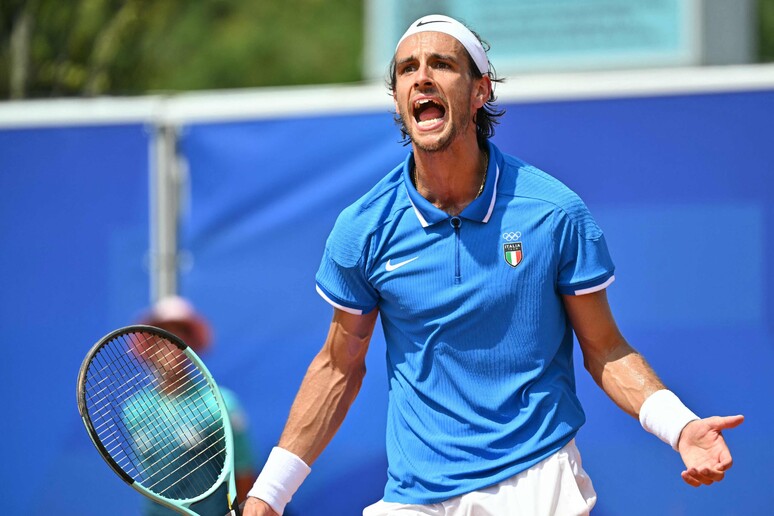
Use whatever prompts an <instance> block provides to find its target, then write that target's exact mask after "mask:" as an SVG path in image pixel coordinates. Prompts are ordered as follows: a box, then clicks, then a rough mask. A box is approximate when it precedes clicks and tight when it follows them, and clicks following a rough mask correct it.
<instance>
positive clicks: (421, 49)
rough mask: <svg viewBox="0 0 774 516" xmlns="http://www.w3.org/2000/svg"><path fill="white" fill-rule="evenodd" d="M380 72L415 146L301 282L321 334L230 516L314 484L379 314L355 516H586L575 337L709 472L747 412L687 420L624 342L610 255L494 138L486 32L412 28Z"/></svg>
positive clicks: (582, 215) (703, 476)
mask: <svg viewBox="0 0 774 516" xmlns="http://www.w3.org/2000/svg"><path fill="white" fill-rule="evenodd" d="M391 72H392V73H391V85H390V86H391V92H392V95H393V99H394V101H395V107H396V111H397V118H396V119H397V120H398V121H399V123H400V124H401V130H402V131H403V133H404V135H406V136H407V137H408V138H409V139H410V142H411V144H412V152H411V153H409V155H408V156H407V157H406V159H405V161H404V162H403V163H401V164H399V165H398V166H397V167H396V168H394V169H393V170H392V171H391V172H389V173H388V174H387V175H386V176H385V177H384V178H383V179H382V180H381V181H380V182H379V183H378V184H376V186H374V187H373V189H372V190H371V191H370V192H368V193H367V194H366V195H365V196H363V197H362V198H361V199H360V200H358V201H357V202H356V203H354V204H353V205H352V206H350V207H348V208H347V209H345V210H344V211H343V212H342V213H341V215H340V216H339V218H338V220H337V222H336V224H335V226H334V228H333V230H332V232H331V234H330V237H329V238H328V241H327V244H326V247H325V252H324V256H323V258H322V263H321V265H320V268H319V271H318V274H317V278H316V281H317V290H318V292H319V293H320V295H321V296H322V297H323V298H324V299H325V300H326V301H327V302H329V303H330V304H331V305H332V306H333V309H334V314H333V320H332V323H331V326H330V332H329V334H328V337H327V339H326V340H325V343H324V345H323V347H322V350H321V351H320V352H319V354H318V355H317V356H316V357H315V358H314V360H313V361H312V363H311V365H310V367H309V369H308V371H307V374H306V376H305V378H304V380H303V382H302V385H301V387H300V389H299V392H298V394H297V397H296V400H295V402H294V403H293V406H292V408H291V411H290V415H289V418H288V421H287V424H286V426H285V429H284V431H283V433H282V436H281V438H280V441H279V444H278V446H277V447H275V448H274V449H273V451H272V453H271V454H270V456H269V459H268V461H267V463H266V465H265V467H264V469H263V471H262V473H261V475H260V476H259V478H258V480H257V481H256V483H255V485H254V486H253V488H252V490H251V491H250V493H249V494H250V497H249V498H248V501H247V503H246V504H245V515H246V516H256V515H267V514H268V515H275V514H282V513H283V510H284V507H285V505H286V504H287V503H288V501H289V500H290V499H291V497H292V495H293V494H294V493H295V491H296V490H297V489H298V487H299V486H300V485H301V483H302V482H303V480H304V478H305V477H306V476H307V475H308V474H309V472H310V467H309V466H310V465H311V464H312V463H313V462H314V461H315V459H317V457H318V456H319V455H320V453H321V452H322V451H323V449H324V448H325V446H326V445H327V444H328V442H329V441H330V440H331V438H332V437H333V435H334V433H335V432H336V430H337V429H338V428H339V426H340V425H341V423H342V421H343V420H344V417H345V415H346V413H347V410H348V408H349V407H350V405H351V404H352V402H353V400H354V399H355V397H356V395H357V393H358V390H359V388H360V385H361V382H362V380H363V376H364V375H365V356H366V352H367V350H368V345H369V341H370V339H371V335H372V332H373V329H374V324H375V321H376V318H377V314H380V315H381V321H382V326H383V329H384V334H385V339H386V343H387V367H388V379H389V406H388V414H387V439H386V441H387V442H386V445H387V456H388V463H389V467H388V472H387V477H388V478H387V485H386V487H385V490H384V497H383V499H382V500H379V501H376V503H375V504H373V505H371V506H369V507H367V508H365V510H364V511H363V514H364V516H386V515H398V516H400V515H404V516H409V515H412V516H413V515H421V514H433V515H440V514H443V515H446V516H450V515H451V516H453V515H460V516H461V515H470V514H492V515H526V516H536V515H579V514H588V513H589V511H590V510H591V508H592V507H593V506H594V504H595V502H596V493H595V491H594V488H593V486H592V482H591V480H590V479H589V477H588V475H587V474H586V473H585V472H584V470H583V467H582V464H581V457H580V454H579V452H578V449H577V447H576V446H575V441H574V438H575V435H576V433H577V432H578V430H579V429H580V428H581V426H582V425H583V423H584V421H585V416H584V413H583V409H582V408H581V404H580V401H579V400H578V397H577V396H576V393H575V380H574V372H573V332H574V334H575V335H576V336H577V339H578V341H579V343H580V348H581V350H582V353H583V358H584V364H585V366H586V369H587V370H588V371H589V373H590V374H591V375H592V377H593V378H594V380H595V381H596V382H597V384H598V385H599V386H600V387H601V388H602V389H603V390H604V391H605V392H606V393H607V394H608V395H609V396H610V398H611V399H612V400H613V401H614V402H615V403H616V404H617V405H618V406H619V407H621V409H623V410H624V411H625V412H626V413H628V414H630V415H631V416H634V417H639V420H640V422H641V424H642V425H643V427H644V428H645V429H646V430H648V431H649V432H651V433H653V434H655V435H656V436H658V437H659V438H661V439H662V440H663V441H665V442H666V443H668V444H669V445H670V446H671V447H673V448H674V449H675V450H676V451H678V452H679V453H680V455H681V457H682V459H683V461H684V463H685V470H684V471H683V472H682V478H683V479H684V480H685V482H687V483H688V484H690V485H692V486H700V485H702V484H705V485H708V484H712V483H713V482H717V481H720V480H722V479H723V477H724V475H725V472H726V471H727V470H728V468H730V467H731V464H732V460H731V455H730V453H729V450H728V447H727V445H726V443H725V441H724V438H723V436H722V435H721V431H722V430H725V429H728V428H732V427H735V426H737V425H739V424H740V423H741V422H742V421H743V417H742V416H730V417H709V418H706V419H701V418H699V417H698V416H696V415H695V414H694V413H693V412H691V411H690V410H689V409H688V408H687V407H686V406H685V405H684V404H683V403H682V402H681V401H680V400H679V399H678V397H677V396H676V395H675V394H673V393H672V392H671V391H669V390H668V389H667V388H666V387H665V386H664V384H663V383H662V382H661V381H660V380H659V378H658V377H657V376H656V374H655V373H654V372H653V370H652V369H651V368H650V366H649V365H648V363H647V362H646V361H645V359H644V358H643V357H642V356H641V355H640V354H639V353H638V352H637V351H635V350H634V349H633V348H632V347H631V346H630V345H629V344H628V343H627V341H626V340H625V339H624V337H623V336H622V335H621V333H620V332H619V330H618V328H617V326H616V323H615V321H614V319H613V316H612V315H611V311H610V308H609V306H608V301H607V297H606V289H607V288H608V287H609V286H610V284H611V283H612V282H613V280H614V266H613V261H612V260H611V257H610V255H609V253H608V248H607V245H606V243H605V237H604V235H603V233H602V231H601V229H600V228H599V227H598V226H597V224H596V223H595V221H594V219H593V218H592V217H591V215H590V214H589V212H588V210H587V208H586V206H585V205H584V204H583V202H582V201H581V200H580V199H579V198H578V197H577V196H576V195H575V194H574V193H573V192H572V191H570V190H569V189H568V188H567V187H565V186H564V185H563V184H561V183H560V182H559V181H557V180H556V179H554V178H553V177H551V176H549V175H548V174H546V173H544V172H542V171H540V170H538V169H536V168H535V167H532V166H530V165H529V164H527V163H524V162H523V161H521V160H519V159H517V158H515V157H513V156H509V155H507V154H504V153H503V152H501V151H500V149H498V148H497V147H496V146H495V145H494V144H492V142H491V141H489V138H490V137H491V136H492V134H493V126H494V124H495V123H496V122H497V117H499V116H500V115H501V114H502V112H501V111H499V110H498V109H497V108H496V107H495V106H494V104H493V102H494V100H495V96H494V94H493V82H496V80H497V79H496V77H495V74H494V70H493V69H492V68H491V65H490V63H489V60H488V57H487V55H486V51H485V48H484V45H483V44H482V42H481V40H480V39H479V38H478V37H477V36H476V35H475V34H474V33H473V32H471V31H470V30H469V29H468V28H466V27H465V26H464V25H462V24H461V23H459V22H458V21H456V20H454V19H452V18H448V17H445V16H439V15H433V16H426V17H423V18H421V19H419V20H417V21H416V22H414V23H413V24H412V25H411V26H410V28H409V29H408V30H407V31H406V33H405V34H404V35H403V37H402V38H401V39H400V41H399V43H398V46H397V49H396V51H395V55H394V59H393V63H392V67H391ZM336 496H346V493H337V495H336Z"/></svg>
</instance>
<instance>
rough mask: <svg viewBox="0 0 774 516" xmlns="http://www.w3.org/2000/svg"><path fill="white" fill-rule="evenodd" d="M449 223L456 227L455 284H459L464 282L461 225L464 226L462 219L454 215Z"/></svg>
mask: <svg viewBox="0 0 774 516" xmlns="http://www.w3.org/2000/svg"><path fill="white" fill-rule="evenodd" d="M449 223H450V224H451V226H452V227H453V228H454V284H455V285H459V284H460V283H461V282H462V274H461V273H460V226H462V219H460V218H459V217H452V218H451V219H449Z"/></svg>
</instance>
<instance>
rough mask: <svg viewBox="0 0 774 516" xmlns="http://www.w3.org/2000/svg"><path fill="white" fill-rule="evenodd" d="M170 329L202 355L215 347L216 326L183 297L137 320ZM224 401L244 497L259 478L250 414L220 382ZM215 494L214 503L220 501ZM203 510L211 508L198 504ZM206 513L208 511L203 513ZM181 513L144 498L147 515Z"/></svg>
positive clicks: (240, 496)
mask: <svg viewBox="0 0 774 516" xmlns="http://www.w3.org/2000/svg"><path fill="white" fill-rule="evenodd" d="M137 322H138V324H146V325H148V326H155V327H156V328H161V329H162V330H166V331H168V332H170V333H172V334H173V335H175V336H177V337H179V338H180V339H181V340H182V341H183V342H185V343H186V344H187V345H188V346H189V347H190V348H191V349H192V350H193V351H194V352H195V353H196V354H197V355H199V356H200V357H201V356H203V355H205V354H206V353H207V352H209V351H210V349H211V348H212V345H213V344H212V341H213V338H212V329H211V327H210V324H209V323H208V321H207V320H206V319H205V318H204V317H203V316H202V315H201V314H200V313H199V312H197V311H196V309H195V308H194V306H193V305H192V304H191V302H190V301H188V300H186V299H184V298H182V297H179V296H167V297H163V298H161V299H160V300H159V301H158V302H156V303H155V304H154V305H153V306H152V307H150V308H149V309H148V310H147V311H146V312H145V313H144V314H143V315H142V316H141V317H140V319H139V320H138V321H137ZM219 387H220V392H221V395H222V396H223V401H224V402H225V404H226V408H227V409H228V415H229V420H230V421H231V428H232V431H233V434H234V461H235V463H234V477H235V480H236V488H237V499H238V500H242V499H244V498H245V497H246V496H247V492H248V490H249V489H250V486H252V484H253V482H254V481H255V466H254V458H253V451H252V447H251V446H250V439H249V436H248V424H247V423H248V421H247V415H246V413H245V411H244V410H243V408H242V406H241V405H240V403H239V399H238V398H237V396H236V394H234V392H233V391H231V390H229V389H227V388H225V387H223V386H222V385H219ZM218 501H219V500H216V499H215V497H213V500H212V503H216V502H218ZM195 508H196V509H197V510H199V511H207V510H212V511H216V512H219V511H218V510H217V509H208V508H206V507H201V506H195ZM202 513H203V514H206V512H202ZM174 514H177V513H176V512H175V511H172V510H171V509H167V508H166V507H164V506H162V505H159V504H156V503H154V502H153V501H151V500H149V499H147V498H145V497H143V515H144V516H169V515H174Z"/></svg>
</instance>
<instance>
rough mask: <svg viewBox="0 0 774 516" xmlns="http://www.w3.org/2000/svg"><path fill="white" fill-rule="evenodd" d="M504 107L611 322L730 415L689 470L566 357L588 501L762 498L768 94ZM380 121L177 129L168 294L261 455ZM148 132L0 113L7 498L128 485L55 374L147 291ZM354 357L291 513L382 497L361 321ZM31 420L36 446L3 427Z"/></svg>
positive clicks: (319, 324) (382, 150) (683, 384)
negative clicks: (569, 227)
mask: <svg viewBox="0 0 774 516" xmlns="http://www.w3.org/2000/svg"><path fill="white" fill-rule="evenodd" d="M505 107H506V109H507V111H508V114H507V115H506V116H505V118H504V120H503V123H502V124H501V126H500V127H499V128H498V131H497V136H496V137H495V141H496V143H497V144H498V145H499V146H500V147H501V149H503V150H504V151H506V152H509V153H511V154H516V155H518V156H519V157H521V158H523V159H525V160H527V161H530V162H532V163H533V164H534V165H536V166H538V167H540V168H543V169H545V170H546V171H548V172H549V173H551V174H553V175H555V176H556V177H558V178H560V179H561V180H562V181H564V182H565V183H566V184H568V185H569V186H570V187H571V188H573V189H574V190H576V191H577V192H578V193H579V194H580V195H581V196H582V197H583V198H584V200H585V201H586V203H587V204H588V205H589V207H590V209H591V211H592V213H593V214H594V215H595V216H596V218H597V220H598V222H599V223H600V225H601V226H602V228H603V230H605V232H606V234H607V238H608V243H609V245H610V248H611V251H612V253H613V257H614V260H615V261H616V265H617V272H616V276H617V281H616V282H615V283H614V284H613V285H612V286H611V287H610V289H609V295H610V298H611V302H612V304H613V309H614V312H615V313H616V316H617V319H618V321H619V325H620V326H621V328H622V329H623V331H624V333H625V335H626V336H627V337H628V339H629V340H630V342H631V343H632V344H633V345H634V346H635V347H637V348H639V349H640V350H641V351H642V352H643V353H644V354H645V355H646V357H648V358H649V360H650V361H651V363H652V364H653V365H654V367H655V368H656V370H657V371H658V372H659V373H660V375H661V376H662V377H663V379H664V380H665V381H666V383H667V384H668V385H670V386H671V387H672V388H673V389H674V390H676V391H678V392H679V393H680V395H681V396H682V397H683V398H684V399H685V401H686V402H687V403H688V404H689V405H690V406H691V407H692V408H694V410H695V411H697V412H699V413H700V414H703V415H711V414H732V413H744V414H745V415H746V416H747V421H746V422H745V423H744V425H743V426H742V427H740V428H739V429H737V430H735V431H733V432H729V433H728V436H727V437H728V439H729V441H730V443H731V445H732V449H733V451H734V456H735V462H736V464H735V466H734V469H733V470H732V471H731V473H730V474H729V475H728V478H727V479H726V481H724V482H723V483H722V484H720V485H717V486H713V487H711V488H701V489H693V488H690V487H688V486H686V485H684V484H683V483H682V480H681V479H680V476H679V472H680V460H679V457H678V455H677V454H675V453H674V452H672V451H671V450H670V449H669V448H668V447H667V446H666V445H664V444H663V443H661V442H660V441H658V440H657V439H656V438H654V437H652V436H650V435H649V434H646V433H645V432H643V431H642V430H641V429H640V427H639V424H638V423H637V421H635V420H634V419H631V418H629V417H628V416H626V415H624V414H623V413H622V412H621V411H620V410H619V409H617V408H616V407H615V406H614V405H613V404H612V403H611V402H610V401H609V400H608V399H607V398H606V397H605V396H604V394H602V393H601V391H600V390H599V389H598V388H597V387H596V386H595V385H593V382H592V381H591V380H590V378H589V376H588V374H587V373H586V372H585V371H583V370H582V368H581V367H580V366H579V370H578V379H579V387H578V388H579V394H580V396H581V399H582V401H583V402H584V406H585V408H586V411H587V414H588V418H589V422H588V423H587V425H586V426H585V427H584V429H583V430H582V431H581V433H580V435H579V437H578V442H579V445H580V447H581V450H582V452H583V455H584V466H585V467H586V468H587V470H588V471H589V472H590V473H591V475H592V478H593V479H594V482H595V486H596V488H597V491H598V493H599V503H598V506H597V509H596V510H595V512H594V514H599V515H618V514H627V515H638V514H642V515H645V514H648V515H650V514H669V515H693V514H723V515H731V514H744V515H748V514H765V513H766V512H767V510H768V509H769V508H770V506H771V505H772V503H773V502H774V494H772V492H771V490H768V489H767V486H766V484H765V483H764V480H763V479H764V478H765V475H764V468H765V467H766V466H767V464H769V463H771V462H772V460H774V452H772V451H771V448H770V446H769V444H768V441H767V440H766V439H765V438H766V437H767V435H768V432H767V431H766V430H767V429H769V428H771V427H772V425H774V416H772V414H771V410H770V409H771V402H770V398H771V395H772V394H774V379H773V377H772V375H771V373H770V370H771V368H772V366H773V365H774V338H773V335H774V327H773V326H772V322H771V321H772V320H774V318H773V317H774V302H772V294H771V292H774V276H773V274H772V272H771V265H772V264H774V178H773V177H772V175H773V174H772V173H773V172H774V147H773V146H772V145H771V141H772V125H771V116H770V114H771V113H772V112H774V91H757V92H733V93H724V94H702V95H680V96H658V97H636V98H622V99H600V100H584V101H577V100H576V101H555V102H542V103H535V102H533V103H512V104H507V105H505ZM398 138H399V133H398V131H397V129H396V127H395V126H394V124H393V122H392V117H391V115H390V114H389V113H386V112H384V113H377V112H364V113H360V114H348V115H330V116H327V115H326V116H296V117H288V118H276V119H268V120H266V119H263V120H248V121H240V122H233V123H217V124H187V125H185V126H184V127H183V128H182V131H181V134H180V152H181V154H182V156H183V157H184V159H185V160H186V161H187V163H188V168H189V173H190V178H191V188H190V192H189V193H190V195H189V196H188V203H187V209H186V211H185V213H184V217H183V219H182V222H183V232H182V245H183V247H184V248H185V250H186V252H187V254H188V256H189V258H190V259H188V260H186V261H185V263H186V268H185V270H184V271H182V273H181V292H182V293H183V294H184V295H187V296H189V297H190V298H191V299H192V300H193V301H194V302H195V303H196V304H197V305H198V306H199V308H200V309H201V310H202V311H203V312H204V313H205V314H206V315H207V316H208V317H209V318H210V319H211V321H212V323H213V326H214V328H215V336H216V345H215V348H214V349H213V350H212V352H211V353H210V354H209V355H207V356H205V360H206V361H207V362H208V364H209V366H210V368H211V369H212V371H213V373H214V374H215V375H216V377H217V378H218V379H219V380H220V382H221V383H223V384H224V385H228V386H229V387H231V388H232V389H234V390H235V391H237V392H238V393H239V394H240V396H241V398H242V402H243V404H244V405H245V407H246V409H247V411H248V413H249V416H250V422H251V429H250V435H251V438H252V441H253V444H254V447H255V450H256V456H257V459H258V461H259V462H262V461H263V459H264V458H265V456H266V454H268V452H269V450H270V448H271V446H272V445H273V444H274V443H275V442H276V440H277V438H278V436H279V433H280V432H281V429H282V425H283V423H284V419H285V417H286V415H287V411H288V409H289V406H290V404H291V402H292V398H293V395H294V394H295V390H296V388H297V387H298V384H299V383H300V381H301V378H302V376H303V374H304V371H305V369H306V366H307V364H308V362H309V361H310V360H311V358H312V357H313V356H314V354H315V353H316V352H317V350H318V349H319V347H320V345H321V344H322V341H323V339H324V337H325V334H326V332H327V327H328V323H329V320H330V316H331V309H330V307H329V306H328V305H327V303H325V302H324V301H322V300H321V299H320V298H319V297H318V296H317V294H316V293H315V291H314V273H315V271H316V269H317V266H318V263H319V258H320V255H321V252H322V248H323V245H324V242H325V239H326V237H327V234H328V231H329V230H330V228H331V226H332V224H333V222H334V220H335V218H336V216H337V214H338V212H339V211H340V210H341V209H342V208H343V207H345V206H346V205H347V204H349V203H350V202H352V201H354V200H355V199H356V198H357V197H359V196H360V195H361V194H362V193H363V192H365V191H366V190H367V189H368V188H369V187H370V185H371V184H373V183H374V182H375V181H376V180H377V179H378V178H379V177H381V175H383V174H384V173H385V172H386V171H388V170H389V169H390V168H391V167H392V166H393V165H394V164H395V163H396V162H397V161H399V160H400V159H402V158H403V156H404V155H405V153H406V152H407V148H405V147H403V146H401V145H400V144H399V143H398ZM148 143H149V142H148V136H147V133H146V131H145V130H144V128H143V127H142V126H140V125H137V126H135V125H129V126H102V127H85V128H84V127H81V128H72V127H71V128H58V129H24V130H4V131H0V199H2V204H1V205H0V214H1V215H2V218H0V245H2V249H3V253H2V255H0V265H2V266H0V274H2V276H1V277H0V279H1V280H2V289H0V327H2V328H3V330H4V331H3V332H2V335H3V337H2V345H3V349H4V350H5V352H6V354H7V355H8V357H7V359H6V360H3V361H2V368H3V369H2V373H3V378H5V379H7V381H9V382H10V383H9V385H10V389H11V392H13V393H16V395H17V397H16V400H15V401H14V402H13V405H12V409H13V410H11V411H10V414H12V416H11V418H12V423H13V424H11V425H6V428H7V432H8V435H9V436H10V437H11V438H12V439H4V440H3V444H2V445H0V446H3V449H2V451H3V453H4V456H5V457H7V458H10V460H7V461H6V465H5V466H4V468H3V473H2V475H3V482H2V484H1V485H2V486H3V487H2V489H3V493H4V495H5V496H4V500H6V502H7V503H6V505H5V506H6V507H7V508H8V509H9V512H22V511H23V512H26V513H31V514H48V513H49V512H52V511H53V510H56V509H58V510H60V511H64V512H65V513H66V514H84V515H88V514H95V515H96V514H104V507H105V504H111V506H112V507H114V508H115V510H112V509H111V513H113V514H136V513H137V507H138V504H137V501H136V496H135V495H134V493H133V492H132V490H131V489H129V488H127V487H125V486H124V485H123V484H122V482H121V481H120V480H119V479H117V478H113V474H112V473H111V472H110V471H109V469H108V468H107V466H106V465H105V464H103V463H102V462H101V459H99V457H98V455H97V453H96V451H94V450H93V449H91V448H92V447H91V444H90V442H89V441H88V439H87V437H86V434H85V432H84V431H83V428H82V424H81V423H80V421H79V419H78V416H77V411H76V407H75V399H74V398H75V397H74V386H75V385H74V384H75V377H76V374H77V368H78V365H79V364H80V361H81V359H82V358H83V355H84V354H85V352H86V350H87V349H88V347H89V346H90V345H91V343H93V342H94V341H95V340H96V339H97V338H99V337H100V336H101V335H102V334H104V333H106V332H107V331H109V330H110V329H112V328H113V327H115V326H119V325H122V324H126V323H129V322H131V321H132V320H133V319H134V317H135V316H136V315H137V312H138V311H139V310H140V309H141V308H142V306H143V304H144V303H145V302H146V300H147V298H148V287H147V284H148V276H147V271H145V270H144V269H143V263H144V260H145V254H146V252H147V251H146V250H147V236H148V235H147V232H148V230H147V223H148V222H147V193H148V192H147V174H148V164H147V156H148V151H147V148H148ZM54 329H61V333H60V335H61V334H63V335H64V336H59V337H53V331H52V330H54ZM33 349H35V350H37V352H36V355H35V359H34V367H32V368H30V367H29V364H28V363H27V362H26V360H25V356H26V354H27V353H28V352H29V350H33ZM367 360H368V364H367V365H368V374H367V376H366V380H365V382H364V385H363V388H362V391H361V394H360V396H359V398H358V399H357V401H356V402H355V404H354V406H353V407H352V410H351V413H350V415H349V417H348V418H347V420H346V421H345V423H344V425H343V426H342V428H341V431H340V432H339V434H338V435H337V436H336V437H335V438H334V440H333V442H332V443H331V445H330V447H329V448H328V450H326V452H325V453H324V454H323V455H322V457H321V458H320V459H319V461H318V462H317V463H316V464H315V466H314V470H313V473H312V475H311V476H310V477H309V479H308V480H307V482H306V483H305V484H304V486H303V488H302V489H301V491H299V493H298V494H297V496H296V498H295V499H294V500H293V502H292V503H291V505H290V506H289V507H290V510H292V513H293V514H295V515H311V514H314V515H323V516H324V515H330V516H342V515H344V516H348V515H356V514H359V510H360V509H361V508H362V506H363V505H365V504H367V503H370V502H371V501H374V500H376V499H378V498H379V497H380V495H381V490H382V486H383V482H384V479H385V468H386V463H385V459H384V451H383V438H384V420H385V415H384V410H385V404H386V377H385V372H384V342H383V340H382V338H381V335H380V330H377V337H376V338H375V339H374V342H373V343H372V345H371V349H370V351H369V356H368V359H367ZM577 362H578V364H580V363H581V361H580V360H578V361H577ZM30 369H32V372H31V371H30ZM48 388H51V390H48ZM36 438H42V439H44V442H45V443H46V444H45V445H42V446H41V445H37V446H36V447H35V448H31V449H30V448H27V447H25V446H19V445H16V444H13V443H14V442H19V441H21V442H23V443H31V442H33V441H32V440H33V439H36ZM14 440H15V441H14ZM84 486H89V487H88V489H83V487H84ZM84 493H88V496H87V495H85V494H84Z"/></svg>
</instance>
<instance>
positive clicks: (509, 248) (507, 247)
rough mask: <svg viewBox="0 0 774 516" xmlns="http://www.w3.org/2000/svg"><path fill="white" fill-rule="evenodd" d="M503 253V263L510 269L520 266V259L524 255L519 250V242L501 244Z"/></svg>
mask: <svg viewBox="0 0 774 516" xmlns="http://www.w3.org/2000/svg"><path fill="white" fill-rule="evenodd" d="M503 253H504V254H505V261H506V262H508V265H510V266H511V267H516V266H517V265H518V264H520V263H521V259H522V258H523V257H524V253H523V252H522V250H521V242H511V243H508V244H503Z"/></svg>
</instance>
